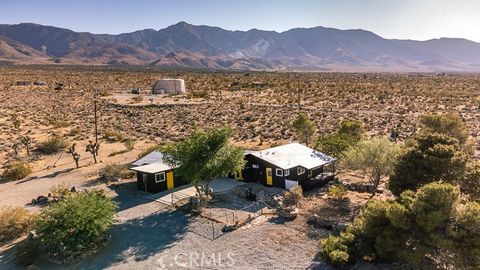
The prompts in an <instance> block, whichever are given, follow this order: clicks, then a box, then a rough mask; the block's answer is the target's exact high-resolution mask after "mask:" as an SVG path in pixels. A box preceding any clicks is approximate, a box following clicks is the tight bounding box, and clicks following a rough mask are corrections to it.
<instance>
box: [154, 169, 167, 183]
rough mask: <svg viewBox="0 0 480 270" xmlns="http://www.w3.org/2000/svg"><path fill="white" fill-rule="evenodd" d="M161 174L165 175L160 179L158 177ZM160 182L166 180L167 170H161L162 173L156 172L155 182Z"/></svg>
mask: <svg viewBox="0 0 480 270" xmlns="http://www.w3.org/2000/svg"><path fill="white" fill-rule="evenodd" d="M160 175H162V176H163V177H162V178H163V179H162V178H160V180H158V179H157V176H160ZM160 182H165V172H161V173H156V174H155V183H160Z"/></svg>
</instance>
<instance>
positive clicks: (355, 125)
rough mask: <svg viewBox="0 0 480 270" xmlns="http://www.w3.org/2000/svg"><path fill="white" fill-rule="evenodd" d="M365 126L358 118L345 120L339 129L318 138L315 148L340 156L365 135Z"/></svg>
mask: <svg viewBox="0 0 480 270" xmlns="http://www.w3.org/2000/svg"><path fill="white" fill-rule="evenodd" d="M364 133H365V127H364V125H363V123H362V122H361V121H358V120H344V121H342V122H341V123H340V127H339V130H338V131H337V132H335V133H332V134H329V135H325V136H322V137H320V138H319V139H317V141H316V143H315V148H316V149H317V150H318V151H320V152H323V153H325V154H329V155H332V156H334V157H339V156H340V154H341V153H342V152H344V151H346V150H347V149H348V148H350V147H352V146H354V145H356V144H357V143H358V142H359V141H360V140H361V139H362V138H363V137H364Z"/></svg>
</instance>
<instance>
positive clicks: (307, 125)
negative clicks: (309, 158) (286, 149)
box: [292, 113, 317, 146]
mask: <svg viewBox="0 0 480 270" xmlns="http://www.w3.org/2000/svg"><path fill="white" fill-rule="evenodd" d="M292 128H293V129H294V130H295V133H297V138H298V140H299V141H300V142H301V143H304V144H306V145H307V146H308V145H309V144H310V142H311V141H312V140H313V136H314V135H315V132H316V130H317V126H316V125H315V123H314V122H313V121H311V120H310V119H308V116H307V115H305V114H303V113H300V114H299V115H298V116H297V118H296V119H295V121H293V123H292Z"/></svg>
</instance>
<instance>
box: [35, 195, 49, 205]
mask: <svg viewBox="0 0 480 270" xmlns="http://www.w3.org/2000/svg"><path fill="white" fill-rule="evenodd" d="M36 201H37V204H38V205H45V204H47V203H48V198H47V197H45V196H42V195H40V196H38V197H37V200H36Z"/></svg>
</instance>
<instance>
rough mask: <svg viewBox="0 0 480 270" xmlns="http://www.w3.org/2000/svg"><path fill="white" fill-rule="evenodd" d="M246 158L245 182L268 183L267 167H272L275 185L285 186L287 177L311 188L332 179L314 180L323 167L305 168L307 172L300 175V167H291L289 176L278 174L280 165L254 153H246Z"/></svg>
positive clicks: (306, 187)
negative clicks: (255, 166)
mask: <svg viewBox="0 0 480 270" xmlns="http://www.w3.org/2000/svg"><path fill="white" fill-rule="evenodd" d="M245 159H246V161H247V164H246V165H245V169H244V170H243V172H242V173H243V178H244V181H245V182H259V183H261V184H263V185H267V180H266V179H267V178H266V171H265V168H272V181H273V185H274V186H276V187H281V188H285V179H288V180H292V181H298V183H299V184H300V185H301V186H302V187H303V188H304V189H305V190H309V189H312V188H315V187H319V186H322V185H324V184H325V183H327V182H328V181H330V180H331V179H326V180H324V181H312V180H310V178H311V177H315V176H317V175H318V174H320V173H322V172H323V167H318V168H315V169H312V170H307V169H305V173H303V174H301V175H298V167H293V168H290V175H288V176H277V174H276V169H277V168H278V167H276V166H274V165H273V164H271V163H269V162H266V161H265V160H263V159H260V158H258V157H256V156H253V155H246V156H245ZM252 165H258V166H259V168H258V169H255V168H253V166H252Z"/></svg>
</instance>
